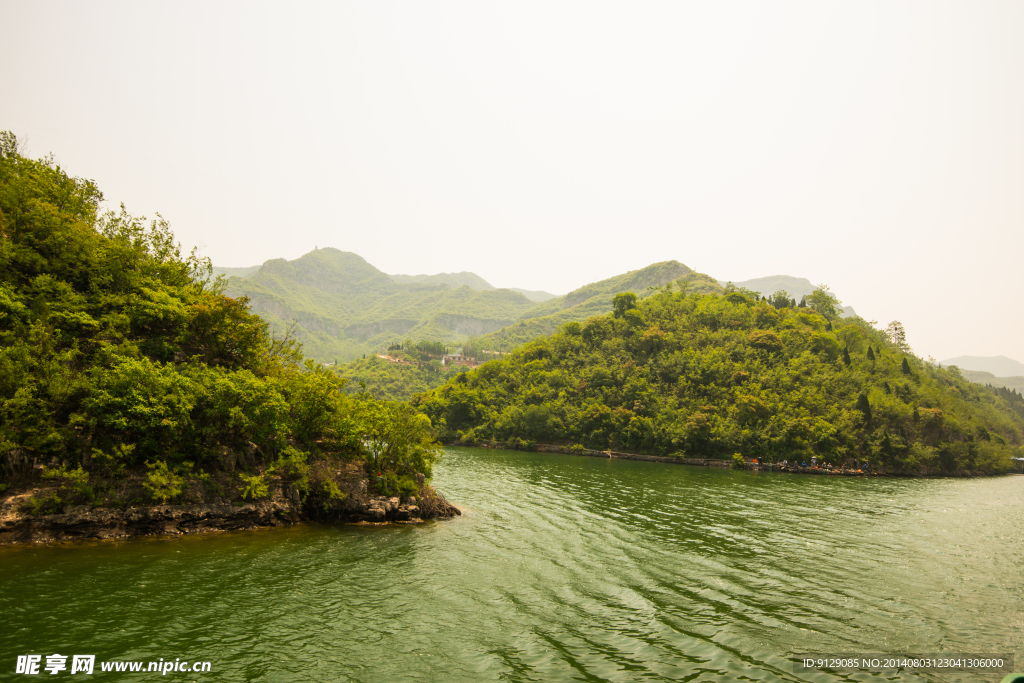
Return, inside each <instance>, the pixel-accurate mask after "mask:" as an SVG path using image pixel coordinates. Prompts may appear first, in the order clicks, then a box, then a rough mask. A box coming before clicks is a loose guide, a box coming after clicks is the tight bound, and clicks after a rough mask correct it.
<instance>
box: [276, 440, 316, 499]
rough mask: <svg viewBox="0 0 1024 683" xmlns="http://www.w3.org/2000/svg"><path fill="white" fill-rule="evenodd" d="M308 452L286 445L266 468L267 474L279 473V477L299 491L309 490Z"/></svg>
mask: <svg viewBox="0 0 1024 683" xmlns="http://www.w3.org/2000/svg"><path fill="white" fill-rule="evenodd" d="M308 458H309V454H308V453H305V452H304V451H300V450H298V449H297V448H294V447H292V446H288V447H287V448H285V449H284V450H283V451H281V456H280V457H279V458H278V459H277V460H276V461H275V462H274V464H273V465H271V466H270V467H269V468H267V474H279V475H280V476H281V478H282V479H283V480H285V481H287V482H289V483H291V484H293V485H294V486H295V487H296V488H298V489H299V490H301V491H307V490H309V462H308Z"/></svg>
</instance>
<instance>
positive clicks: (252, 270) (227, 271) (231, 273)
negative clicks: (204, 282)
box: [213, 266, 260, 277]
mask: <svg viewBox="0 0 1024 683" xmlns="http://www.w3.org/2000/svg"><path fill="white" fill-rule="evenodd" d="M259 269H260V266H247V267H245V268H224V267H223V266H214V267H213V277H217V276H218V275H225V276H227V277H249V276H250V275H255V274H256V272H257V271H259Z"/></svg>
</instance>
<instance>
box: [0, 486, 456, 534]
mask: <svg viewBox="0 0 1024 683" xmlns="http://www.w3.org/2000/svg"><path fill="white" fill-rule="evenodd" d="M365 483H366V482H365V480H362V484H363V486H362V487H360V486H359V483H358V482H352V485H351V490H350V491H345V494H346V495H345V496H344V497H343V498H342V499H340V500H332V501H330V504H329V505H327V507H326V509H324V504H323V503H322V502H321V501H317V502H316V503H315V504H310V502H309V501H307V502H306V504H305V505H304V504H303V503H302V502H301V499H300V494H299V491H298V490H297V489H295V488H294V487H291V486H286V487H284V488H281V487H278V488H276V489H274V490H273V494H272V496H271V497H269V498H266V499H263V500H258V501H251V502H245V503H238V502H235V503H225V502H212V503H196V504H192V505H152V506H145V507H128V508H120V509H118V508H103V507H100V508H93V507H90V506H87V505H81V506H77V507H72V508H69V509H67V510H66V511H65V512H64V513H62V514H55V515H32V514H30V513H28V512H25V511H24V510H23V509H22V506H21V503H23V502H24V501H25V500H26V499H27V498H28V496H29V495H30V493H26V494H24V495H19V496H12V497H10V498H8V499H7V500H5V501H4V502H3V506H2V508H0V544H10V543H47V542H52V541H68V540H76V539H85V538H99V539H107V538H129V537H132V536H153V535H179V534H190V533H198V532H207V531H226V530H237V529H255V528H260V527H273V526H283V525H286V524H294V523H296V522H300V521H303V520H311V519H312V520H319V521H335V522H359V523H370V524H386V523H391V522H395V523H402V524H414V523H420V522H423V520H424V518H428V517H430V518H438V517H439V518H445V517H454V516H456V515H461V514H462V512H461V511H460V510H459V509H458V508H456V507H455V506H453V505H451V504H450V503H448V502H447V501H444V499H443V498H441V497H440V496H438V495H437V494H435V493H434V492H433V490H432V489H431V490H427V491H424V493H429V494H430V495H431V496H432V498H431V500H434V501H435V504H434V506H433V508H432V509H431V511H432V514H429V515H427V514H424V511H423V510H422V508H421V507H420V506H419V505H417V504H416V502H415V500H414V499H406V500H402V499H400V498H398V497H394V496H392V497H388V496H367V495H365V494H364V493H361V492H360V488H362V489H364V490H365ZM217 500H218V501H220V499H217ZM437 500H440V501H443V505H438V504H436V501H437Z"/></svg>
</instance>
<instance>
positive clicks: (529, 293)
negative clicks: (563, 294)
mask: <svg viewBox="0 0 1024 683" xmlns="http://www.w3.org/2000/svg"><path fill="white" fill-rule="evenodd" d="M509 289H511V290H512V291H513V292H519V293H520V294H522V295H523V296H525V297H526V298H527V299H529V300H530V301H536V302H538V303H540V302H542V301H548V300H549V299H556V298H558V295H557V294H552V293H551V292H545V291H542V290H539V289H519V288H518V287H509Z"/></svg>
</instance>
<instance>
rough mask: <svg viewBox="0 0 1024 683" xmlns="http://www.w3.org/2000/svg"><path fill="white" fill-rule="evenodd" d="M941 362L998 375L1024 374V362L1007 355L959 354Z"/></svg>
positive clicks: (1014, 375)
mask: <svg viewBox="0 0 1024 683" xmlns="http://www.w3.org/2000/svg"><path fill="white" fill-rule="evenodd" d="M941 363H942V364H943V365H955V366H957V367H958V368H960V369H961V370H975V371H977V372H991V373H992V374H993V375H995V376H996V377H1019V376H1024V363H1020V362H1018V361H1015V360H1013V359H1012V358H1007V357H1006V356H958V357H956V358H947V359H946V360H944V361H941ZM965 376H966V375H965ZM972 381H973V380H972Z"/></svg>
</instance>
